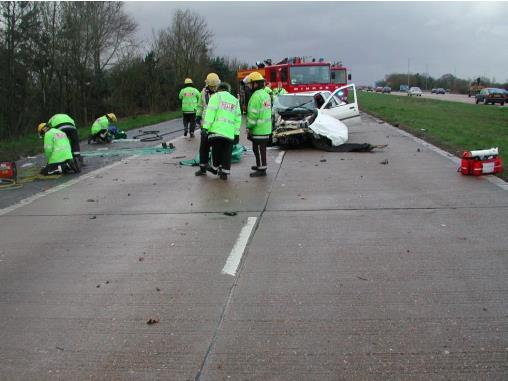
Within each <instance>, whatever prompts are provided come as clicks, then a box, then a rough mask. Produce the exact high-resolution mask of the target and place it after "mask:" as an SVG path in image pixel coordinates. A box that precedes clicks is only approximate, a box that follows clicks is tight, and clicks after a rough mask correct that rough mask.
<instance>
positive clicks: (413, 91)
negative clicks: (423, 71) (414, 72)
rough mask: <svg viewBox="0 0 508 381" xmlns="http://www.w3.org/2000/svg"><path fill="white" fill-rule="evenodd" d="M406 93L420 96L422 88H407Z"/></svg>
mask: <svg viewBox="0 0 508 381" xmlns="http://www.w3.org/2000/svg"><path fill="white" fill-rule="evenodd" d="M407 95H408V96H410V97H411V96H413V95H414V96H417V97H421V96H422V90H421V89H420V88H419V87H411V88H410V89H409V91H408V92H407Z"/></svg>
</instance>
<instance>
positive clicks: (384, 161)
mask: <svg viewBox="0 0 508 381" xmlns="http://www.w3.org/2000/svg"><path fill="white" fill-rule="evenodd" d="M379 164H383V165H386V164H388V159H384V160H383V161H380V162H379Z"/></svg>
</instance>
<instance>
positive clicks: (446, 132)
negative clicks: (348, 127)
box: [358, 92, 508, 180]
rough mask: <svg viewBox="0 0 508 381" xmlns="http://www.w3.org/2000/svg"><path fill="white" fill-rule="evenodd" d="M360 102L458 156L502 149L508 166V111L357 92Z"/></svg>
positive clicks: (501, 153) (505, 174)
mask: <svg viewBox="0 0 508 381" xmlns="http://www.w3.org/2000/svg"><path fill="white" fill-rule="evenodd" d="M358 102H359V107H360V110H362V111H365V112H367V113H369V114H371V115H374V116H376V117H379V118H380V119H382V120H384V121H386V122H388V123H390V124H392V125H395V126H396V127H399V128H401V129H403V130H406V131H408V132H410V133H412V134H413V135H415V136H418V137H419V138H422V139H424V140H426V141H428V142H430V143H432V144H434V145H436V146H438V147H440V148H442V149H444V150H446V151H448V152H450V153H453V154H456V155H457V156H461V155H462V152H463V151H468V150H473V149H485V148H491V147H499V153H500V156H501V157H502V159H503V164H504V167H506V165H507V164H508V108H501V107H495V106H491V105H487V106H486V105H476V104H467V103H459V102H448V101H441V100H433V99H422V98H420V97H407V96H395V95H386V94H375V93H367V92H359V93H358ZM507 172H508V171H506V170H505V172H504V173H503V174H502V176H501V177H503V178H504V179H505V180H506V179H508V174H507Z"/></svg>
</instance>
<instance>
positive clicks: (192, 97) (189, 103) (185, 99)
mask: <svg viewBox="0 0 508 381" xmlns="http://www.w3.org/2000/svg"><path fill="white" fill-rule="evenodd" d="M200 97H201V94H200V92H199V91H198V90H197V89H196V88H195V87H192V86H187V87H184V88H183V89H182V90H180V94H178V99H180V100H181V101H182V111H183V112H184V113H186V112H188V113H194V112H196V110H197V108H198V103H199V99H200Z"/></svg>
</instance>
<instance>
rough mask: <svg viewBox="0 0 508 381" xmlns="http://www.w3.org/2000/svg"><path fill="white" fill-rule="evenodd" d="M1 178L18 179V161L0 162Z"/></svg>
mask: <svg viewBox="0 0 508 381" xmlns="http://www.w3.org/2000/svg"><path fill="white" fill-rule="evenodd" d="M0 179H7V180H14V181H17V180H18V171H17V169H16V163H14V162H10V161H4V162H0Z"/></svg>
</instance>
